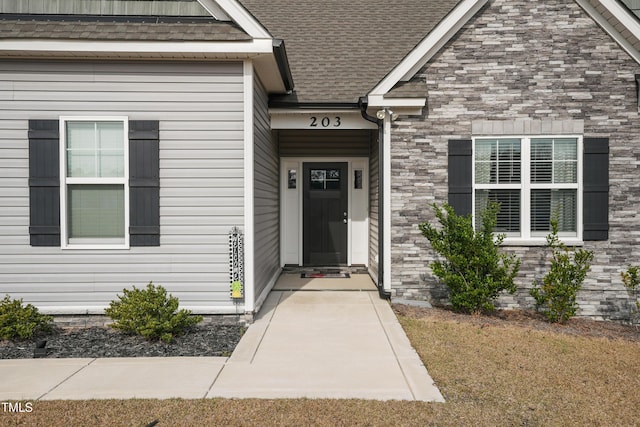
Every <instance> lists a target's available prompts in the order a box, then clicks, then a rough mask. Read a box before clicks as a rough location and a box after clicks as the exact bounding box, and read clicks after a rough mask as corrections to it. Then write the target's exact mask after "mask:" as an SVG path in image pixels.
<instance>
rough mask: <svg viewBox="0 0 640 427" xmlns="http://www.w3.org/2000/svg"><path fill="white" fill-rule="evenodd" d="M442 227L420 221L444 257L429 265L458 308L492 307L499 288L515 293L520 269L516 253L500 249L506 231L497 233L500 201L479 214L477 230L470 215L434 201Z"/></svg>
mask: <svg viewBox="0 0 640 427" xmlns="http://www.w3.org/2000/svg"><path fill="white" fill-rule="evenodd" d="M433 207H434V210H435V215H436V218H437V219H438V221H439V223H440V225H441V227H440V230H438V229H436V228H435V227H434V226H432V225H431V224H429V223H423V224H420V225H419V228H420V231H421V232H422V234H423V235H424V236H425V237H426V238H427V239H429V242H430V243H431V246H432V247H433V249H434V250H435V251H436V253H437V254H438V255H439V256H440V257H442V258H443V260H438V261H434V262H432V263H431V264H430V265H429V266H430V267H431V269H432V270H433V272H434V274H435V275H436V276H437V277H438V278H439V279H440V280H442V282H444V284H445V285H446V286H447V287H448V288H449V290H450V300H451V304H452V305H453V308H454V309H455V310H457V311H462V312H467V313H477V312H481V311H493V310H494V309H495V305H494V303H495V300H496V298H497V297H498V295H499V294H500V292H503V291H507V292H509V293H512V294H513V293H515V291H516V285H515V283H514V281H513V280H514V278H515V276H516V275H517V274H518V270H519V269H520V260H519V259H518V258H517V257H516V256H515V255H507V254H504V253H501V252H500V245H501V244H502V241H503V240H504V235H497V236H496V235H494V233H493V230H494V228H495V226H496V222H497V215H498V211H499V210H500V205H499V204H498V203H491V204H490V205H489V206H488V208H487V209H486V210H485V211H484V212H482V213H481V214H480V218H481V224H482V225H481V228H480V230H477V231H475V230H474V229H473V224H472V220H471V215H467V216H460V215H457V214H456V213H455V212H454V210H453V208H452V207H451V206H449V205H447V204H445V205H443V207H442V208H438V206H437V205H435V204H434V205H433Z"/></svg>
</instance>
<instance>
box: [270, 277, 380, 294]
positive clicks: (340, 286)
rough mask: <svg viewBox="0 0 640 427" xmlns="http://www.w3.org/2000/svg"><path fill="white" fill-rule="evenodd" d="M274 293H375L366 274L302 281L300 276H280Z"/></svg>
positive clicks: (373, 285)
mask: <svg viewBox="0 0 640 427" xmlns="http://www.w3.org/2000/svg"><path fill="white" fill-rule="evenodd" d="M273 289H274V290H276V291H377V290H378V288H376V285H375V284H374V283H373V280H371V277H369V275H368V274H351V277H349V278H344V279H330V278H311V279H303V278H301V277H300V274H295V273H286V274H282V275H280V278H279V279H278V281H277V282H276V284H275V286H274V288H273Z"/></svg>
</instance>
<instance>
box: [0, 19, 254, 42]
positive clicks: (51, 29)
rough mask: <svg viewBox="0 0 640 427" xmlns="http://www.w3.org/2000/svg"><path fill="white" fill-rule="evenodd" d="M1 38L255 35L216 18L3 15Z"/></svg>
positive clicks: (195, 38) (151, 38) (215, 37)
mask: <svg viewBox="0 0 640 427" xmlns="http://www.w3.org/2000/svg"><path fill="white" fill-rule="evenodd" d="M0 39H62V40H65V39H66V40H139V41H245V40H251V37H250V36H249V35H248V34H246V33H245V32H244V31H242V30H241V29H240V28H238V27H237V26H236V25H235V24H233V23H231V22H222V21H216V20H214V19H206V20H204V19H203V20H196V19H186V20H178V19H172V20H158V19H156V20H154V19H153V18H145V19H142V18H140V19H135V18H126V19H120V18H114V17H111V18H105V17H99V18H98V17H94V18H91V17H87V16H82V17H75V18H74V17H73V16H67V17H64V19H61V18H59V17H56V19H47V17H46V16H37V15H31V16H28V17H27V16H25V17H17V16H12V15H5V16H3V15H0Z"/></svg>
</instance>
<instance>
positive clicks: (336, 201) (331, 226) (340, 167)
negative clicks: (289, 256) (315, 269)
mask: <svg viewBox="0 0 640 427" xmlns="http://www.w3.org/2000/svg"><path fill="white" fill-rule="evenodd" d="M347 171H348V165H347V163H304V166H303V183H304V187H303V190H304V197H303V209H302V210H303V214H302V216H303V230H302V233H303V234H302V236H303V237H302V241H303V262H304V265H339V264H346V263H347V227H348V226H347V222H348V221H347V219H348V215H349V214H348V211H347V208H348V200H347V194H348V187H347V173H348V172H347Z"/></svg>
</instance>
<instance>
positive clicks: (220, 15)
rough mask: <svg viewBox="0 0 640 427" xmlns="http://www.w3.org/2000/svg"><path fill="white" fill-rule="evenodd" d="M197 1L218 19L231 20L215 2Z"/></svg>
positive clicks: (208, 0) (207, 0)
mask: <svg viewBox="0 0 640 427" xmlns="http://www.w3.org/2000/svg"><path fill="white" fill-rule="evenodd" d="M198 3H200V5H202V7H204V8H205V9H206V10H207V12H209V13H210V14H211V16H213V17H214V18H216V19H217V20H218V21H231V17H229V15H227V14H226V13H225V11H224V10H223V9H222V8H221V7H220V6H219V5H218V3H216V2H215V1H210V0H198Z"/></svg>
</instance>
